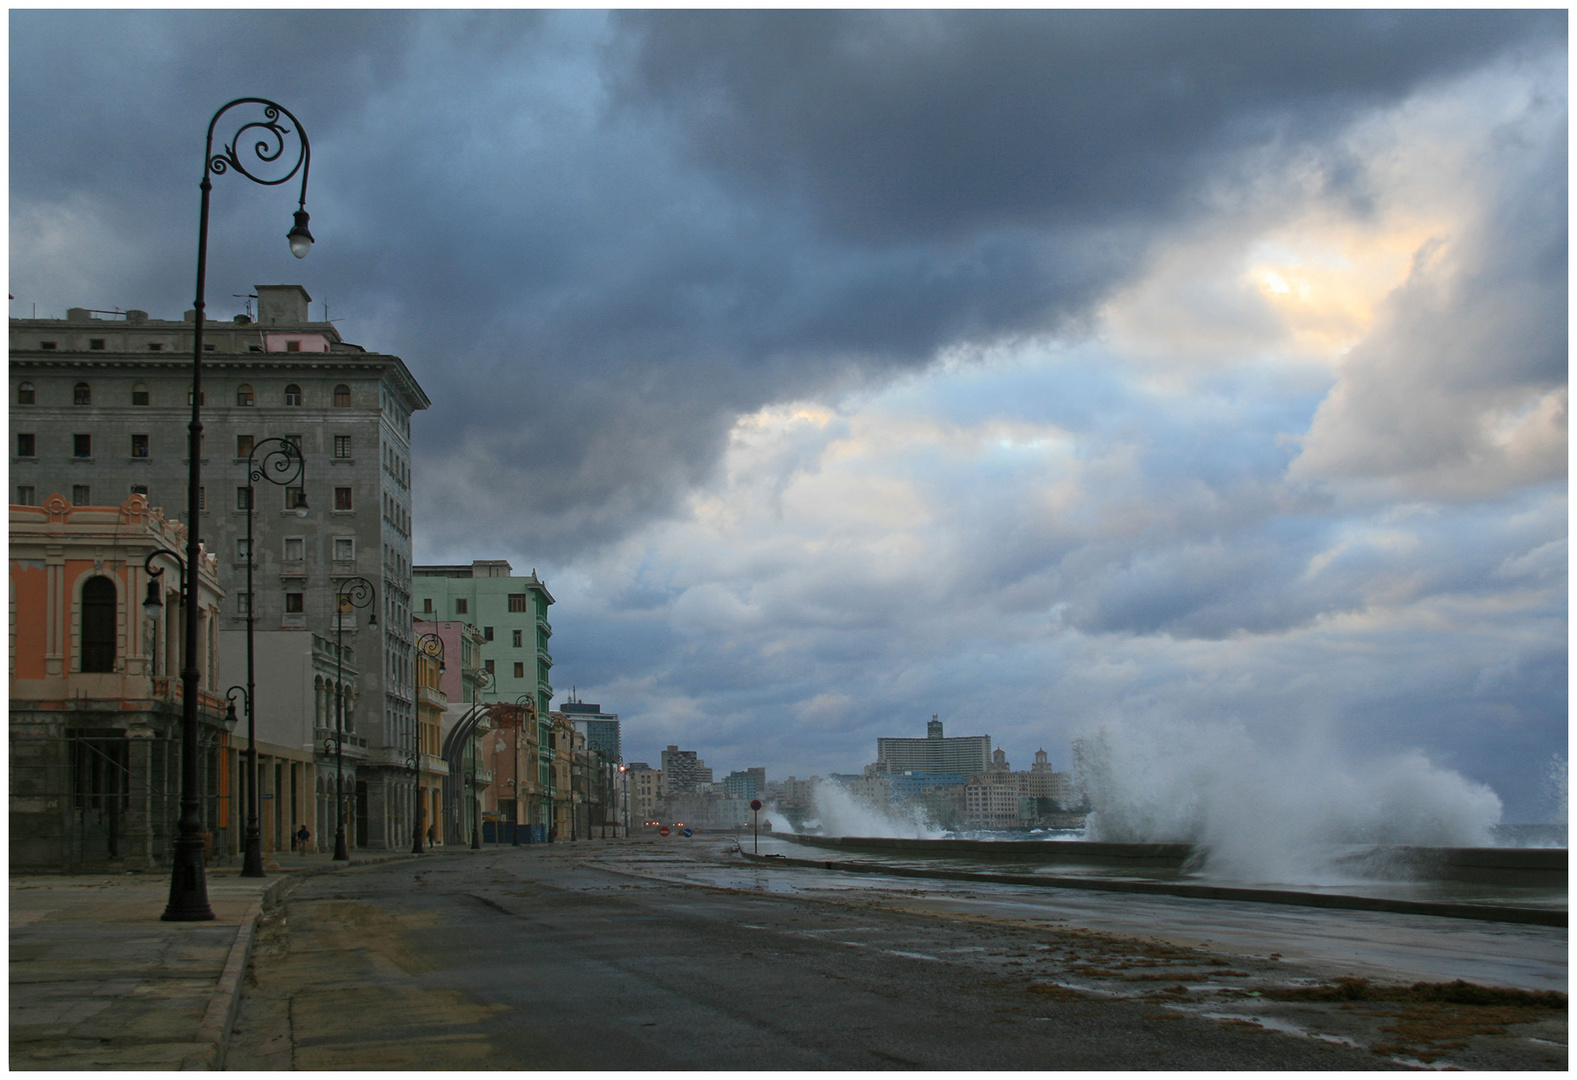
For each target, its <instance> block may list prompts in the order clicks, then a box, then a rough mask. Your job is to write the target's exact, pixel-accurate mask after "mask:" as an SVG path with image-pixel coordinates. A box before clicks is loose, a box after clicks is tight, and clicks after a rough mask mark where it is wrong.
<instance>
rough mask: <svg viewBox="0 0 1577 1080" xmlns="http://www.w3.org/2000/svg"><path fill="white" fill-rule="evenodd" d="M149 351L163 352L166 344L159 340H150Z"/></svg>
mask: <svg viewBox="0 0 1577 1080" xmlns="http://www.w3.org/2000/svg"><path fill="white" fill-rule="evenodd" d="M148 351H149V352H163V351H164V346H163V345H161V344H159V343H158V342H157V341H150V342H148Z"/></svg>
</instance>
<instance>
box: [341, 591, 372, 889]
mask: <svg viewBox="0 0 1577 1080" xmlns="http://www.w3.org/2000/svg"><path fill="white" fill-rule="evenodd" d="M334 588H335V595H334V655H335V660H336V661H337V663H338V665H339V667H338V670H337V674H336V675H335V678H334V858H335V859H336V860H338V861H340V862H343V861H345V860H346V859H349V858H350V851H349V849H348V848H347V847H346V846H345V616H346V614H348V613H350V612H353V611H355V610H356V609H357V608H364V607H369V606H371V605H372V604H373V603H374V601H376V600H377V598H378V591H377V590H376V589H375V588H373V585H372V582H370V581H368V580H367V579H366V578H364V577H353V578H346V579H345V580H344V581H341V582H340V583H339V584H338V585H336V586H335V587H334ZM377 625H378V611H377V608H373V610H372V612H371V613H370V614H369V615H368V616H367V626H368V628H369V629H370V628H372V627H375V626H377ZM357 670H358V671H359V670H360V668H359V667H358V668H357Z"/></svg>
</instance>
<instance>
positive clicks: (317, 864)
mask: <svg viewBox="0 0 1577 1080" xmlns="http://www.w3.org/2000/svg"><path fill="white" fill-rule="evenodd" d="M443 850H444V849H439V852H435V853H433V854H438V853H441V852H442V851H443ZM430 857H431V855H424V856H418V855H411V854H409V853H405V854H400V853H396V852H366V853H355V854H353V855H352V856H351V858H350V861H349V862H340V863H336V862H334V861H333V859H332V858H331V857H330V856H329V855H328V854H313V855H295V854H292V853H280V854H278V855H277V856H274V857H271V858H270V859H269V860H268V862H267V869H268V876H267V877H263V878H244V877H241V876H240V867H239V865H238V864H236V863H235V862H234V861H232V865H229V866H223V867H210V868H209V869H208V871H207V879H208V904H209V907H211V908H212V909H213V913H214V918H213V920H212V921H209V922H164V921H163V920H161V919H160V918H159V916H160V915H162V914H164V908H165V904H166V903H167V902H168V901H169V898H170V875H169V872H168V871H164V872H158V873H127V874H74V875H67V874H51V875H44V874H37V875H19V874H13V875H12V876H11V890H10V912H11V952H10V967H11V1007H10V1029H11V1056H10V1067H11V1069H12V1070H13V1071H16V1070H24V1071H26V1070H38V1069H52V1070H60V1069H68V1070H81V1071H86V1070H99V1069H160V1070H164V1069H171V1070H173V1069H219V1068H223V1066H224V1055H225V1049H226V1046H227V1044H228V1041H229V1037H230V1029H231V1026H232V1024H233V1023H234V1020H235V1013H236V1007H237V1005H238V1004H239V1002H240V1000H241V986H242V983H243V981H244V979H245V975H246V965H247V959H248V957H249V956H250V954H251V950H252V933H253V929H254V927H255V926H256V924H257V918H258V915H259V914H260V913H261V912H262V910H263V905H264V903H265V902H266V900H267V899H268V897H269V896H270V895H271V894H273V893H275V892H276V891H277V890H278V889H279V888H280V887H281V886H283V885H284V884H285V882H286V881H288V880H290V878H291V877H292V876H297V875H300V874H303V873H314V872H324V871H332V870H337V869H343V868H344V867H347V866H357V865H367V864H368V863H376V862H388V861H390V860H393V859H420V858H430Z"/></svg>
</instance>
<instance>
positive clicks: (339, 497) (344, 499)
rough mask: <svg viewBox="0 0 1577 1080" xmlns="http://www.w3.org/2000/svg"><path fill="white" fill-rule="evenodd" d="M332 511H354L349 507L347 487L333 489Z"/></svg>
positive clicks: (348, 489)
mask: <svg viewBox="0 0 1577 1080" xmlns="http://www.w3.org/2000/svg"><path fill="white" fill-rule="evenodd" d="M334 509H336V510H354V509H355V507H354V506H352V505H351V498H350V488H348V487H337V488H335V489H334Z"/></svg>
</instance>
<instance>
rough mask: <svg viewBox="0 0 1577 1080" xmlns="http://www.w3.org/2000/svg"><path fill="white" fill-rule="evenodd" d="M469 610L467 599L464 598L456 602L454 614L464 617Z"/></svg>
mask: <svg viewBox="0 0 1577 1080" xmlns="http://www.w3.org/2000/svg"><path fill="white" fill-rule="evenodd" d="M468 610H469V605H468V604H467V603H466V599H465V597H463V596H462V597H460V598H459V599H458V600H456V601H455V602H454V613H455V614H456V615H464V614H465V613H466V612H467V611H468Z"/></svg>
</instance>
